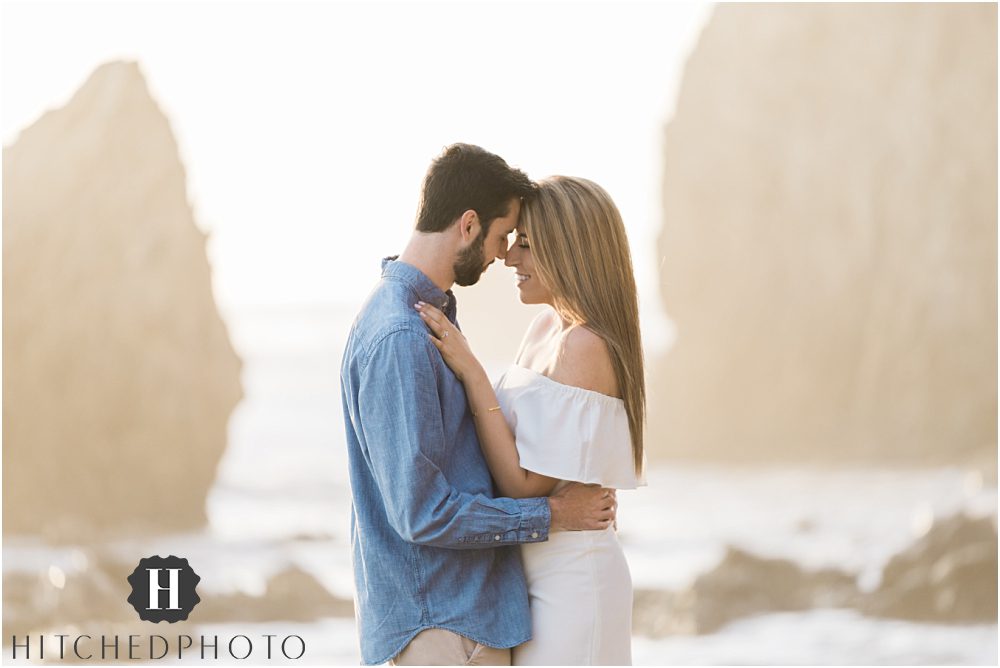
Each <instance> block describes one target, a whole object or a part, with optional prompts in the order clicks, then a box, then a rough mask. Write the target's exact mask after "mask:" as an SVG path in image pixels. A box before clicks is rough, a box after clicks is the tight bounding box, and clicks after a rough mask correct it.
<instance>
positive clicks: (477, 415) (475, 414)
mask: <svg viewBox="0 0 1000 668" xmlns="http://www.w3.org/2000/svg"><path fill="white" fill-rule="evenodd" d="M498 410H500V407H499V406H494V407H493V408H490V409H487V411H486V412H487V413H492V412H493V411H498ZM472 417H479V413H477V412H476V411H472Z"/></svg>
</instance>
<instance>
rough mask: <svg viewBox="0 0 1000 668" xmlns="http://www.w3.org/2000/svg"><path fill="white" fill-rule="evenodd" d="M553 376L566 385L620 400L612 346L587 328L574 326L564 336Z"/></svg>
mask: <svg viewBox="0 0 1000 668" xmlns="http://www.w3.org/2000/svg"><path fill="white" fill-rule="evenodd" d="M550 375H551V377H552V380H554V381H557V382H559V383H563V384H565V385H572V386H574V387H579V388H582V389H584V390H591V391H593V392H600V393H601V394H606V395H608V396H609V397H619V392H618V381H617V379H616V378H615V369H614V366H613V365H612V363H611V353H610V351H608V345H607V344H606V343H605V342H604V339H602V338H601V337H600V336H599V335H598V334H596V333H594V332H593V331H591V330H589V329H587V328H586V326H583V325H577V326H575V327H573V328H572V329H570V330H569V331H568V332H567V333H566V334H565V335H564V336H563V339H562V342H561V344H560V349H559V354H558V355H557V357H556V363H555V367H554V368H553V370H552V371H551V373H550Z"/></svg>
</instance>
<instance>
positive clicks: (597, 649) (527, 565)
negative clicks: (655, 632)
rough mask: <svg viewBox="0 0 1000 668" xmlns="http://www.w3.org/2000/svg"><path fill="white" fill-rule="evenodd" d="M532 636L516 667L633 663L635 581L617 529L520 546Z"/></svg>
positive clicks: (518, 650) (516, 653)
mask: <svg viewBox="0 0 1000 668" xmlns="http://www.w3.org/2000/svg"><path fill="white" fill-rule="evenodd" d="M521 556H522V558H523V560H524V573H525V575H526V576H527V580H528V595H529V598H530V602H531V625H532V626H531V628H532V633H531V636H532V639H531V640H530V641H528V642H526V643H524V644H523V645H520V646H518V647H515V648H514V650H513V654H512V662H513V665H515V666H538V665H546V666H570V665H572V666H587V665H619V666H621V665H631V664H632V576H631V574H630V573H629V570H628V563H627V562H626V561H625V554H624V553H623V552H622V548H621V544H620V543H619V542H618V535H617V533H616V532H615V530H614V528H612V527H608V528H607V529H605V530H603V531H557V532H555V533H551V534H549V540H548V541H546V542H543V543H529V544H526V545H522V546H521Z"/></svg>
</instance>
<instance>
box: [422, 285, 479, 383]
mask: <svg viewBox="0 0 1000 668" xmlns="http://www.w3.org/2000/svg"><path fill="white" fill-rule="evenodd" d="M414 308H415V309H416V310H417V312H418V313H419V314H420V317H421V318H422V319H423V321H424V323H425V324H426V325H427V328H428V329H429V330H430V338H431V341H432V342H433V343H434V346H435V347H436V348H437V349H438V350H439V351H440V352H441V357H442V359H444V362H445V364H447V365H448V367H449V368H450V369H451V370H452V371H453V372H454V374H455V376H456V377H457V378H458V379H459V380H460V381H462V382H463V383H464V382H465V381H466V379H468V378H470V377H471V376H472V375H473V374H475V373H478V372H482V373H483V374H484V375H485V372H484V371H483V367H482V365H481V364H480V363H479V360H478V359H476V355H475V353H473V352H472V349H471V348H470V347H469V342H468V340H466V338H465V335H464V334H462V332H461V330H459V329H458V327H456V326H455V325H453V324H452V322H451V321H450V320H448V318H446V317H445V315H444V313H442V312H441V310H440V309H438V308H437V307H435V306H431V305H430V304H425V303H424V302H417V303H416V304H415V305H414Z"/></svg>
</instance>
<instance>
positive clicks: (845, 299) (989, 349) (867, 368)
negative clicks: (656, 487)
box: [649, 4, 997, 468]
mask: <svg viewBox="0 0 1000 668" xmlns="http://www.w3.org/2000/svg"><path fill="white" fill-rule="evenodd" d="M996 12H997V8H996V5H995V4H966V5H962V4H958V5H944V4H888V5H850V4H847V5H836V4H805V5H795V4H793V5H743V4H728V5H727V4H723V5H719V6H718V8H717V9H716V10H715V13H714V15H713V16H712V18H711V20H710V22H709V23H708V24H707V26H706V28H705V29H704V32H703V34H702V35H701V39H700V41H699V42H698V44H697V46H696V48H695V49H694V51H693V54H692V55H691V57H690V60H689V62H688V63H687V66H686V70H685V73H684V77H683V83H682V85H681V88H680V92H679V97H678V102H677V107H676V114H675V116H674V117H673V118H672V120H671V121H670V122H669V124H668V125H667V128H666V134H665V163H664V164H665V169H664V175H663V207H664V226H663V230H662V234H661V237H660V242H659V253H660V256H661V259H662V262H661V267H662V269H661V291H662V295H663V303H664V307H665V309H666V311H667V313H668V315H669V316H670V317H671V318H672V319H673V320H674V321H675V322H676V324H677V329H678V339H677V342H676V345H675V346H674V348H673V349H672V350H671V351H670V352H669V353H668V354H667V355H666V357H665V359H664V360H663V361H662V362H661V363H660V364H659V365H658V366H657V365H653V367H652V368H651V371H650V377H651V383H652V386H651V404H650V410H649V413H650V416H651V424H650V434H651V438H650V441H651V444H650V447H651V448H652V449H654V450H659V452H660V453H668V454H670V455H673V456H684V457H698V458H709V459H715V460H720V461H726V462H735V461H747V462H773V461H778V460H785V461H789V460H790V461H799V462H831V461H845V460H856V461H869V462H870V461H883V462H907V463H921V464H922V463H942V462H954V461H962V460H964V459H965V458H966V457H971V458H976V459H977V460H981V458H980V457H979V453H982V452H987V453H989V457H988V458H989V461H990V464H991V465H992V467H993V468H995V467H996V444H997V431H996V430H997V347H996V341H997V13H996ZM988 466H989V465H988Z"/></svg>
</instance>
